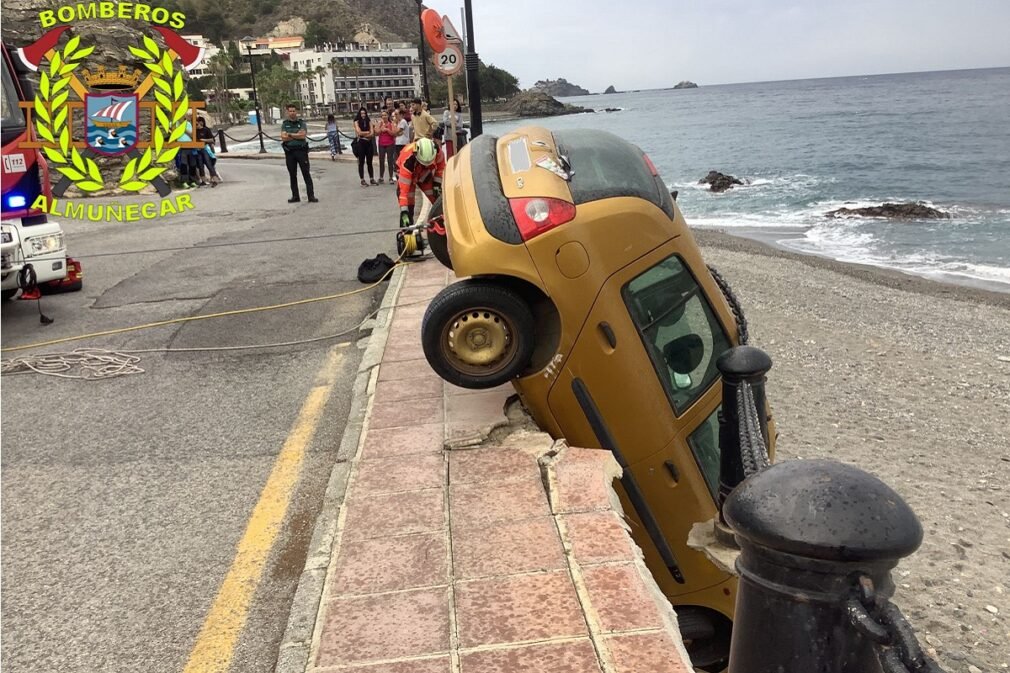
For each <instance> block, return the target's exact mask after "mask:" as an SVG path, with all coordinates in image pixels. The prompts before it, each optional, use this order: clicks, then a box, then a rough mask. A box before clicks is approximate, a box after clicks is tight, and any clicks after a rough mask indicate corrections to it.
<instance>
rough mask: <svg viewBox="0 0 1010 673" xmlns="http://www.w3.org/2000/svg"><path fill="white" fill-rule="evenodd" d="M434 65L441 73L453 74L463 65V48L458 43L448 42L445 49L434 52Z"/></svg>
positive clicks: (448, 75)
mask: <svg viewBox="0 0 1010 673" xmlns="http://www.w3.org/2000/svg"><path fill="white" fill-rule="evenodd" d="M435 67H436V68H438V71H439V72H440V73H442V74H443V75H445V76H447V77H450V76H452V75H455V74H456V73H458V72H459V71H460V69H462V67H463V50H462V49H460V48H459V45H458V44H453V43H452V42H450V43H449V44H447V45H446V46H445V49H443V50H442V51H440V52H438V53H437V54H435Z"/></svg>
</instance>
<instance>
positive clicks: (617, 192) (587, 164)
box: [554, 129, 674, 219]
mask: <svg viewBox="0 0 1010 673" xmlns="http://www.w3.org/2000/svg"><path fill="white" fill-rule="evenodd" d="M554 142H555V144H556V145H557V148H558V154H560V155H562V156H564V157H566V158H567V159H568V162H569V164H570V165H571V169H572V171H574V175H573V176H572V179H571V181H570V182H569V183H568V186H569V188H570V189H571V192H572V199H573V200H574V201H575V205H578V204H580V203H588V202H589V201H598V200H600V199H608V198H612V197H615V196H633V197H638V198H640V199H645V200H646V201H649V202H651V203H654V204H656V206H658V207H659V208H661V209H662V210H663V211H664V212H665V213H666V214H667V215H668V216H669V217H670V219H673V216H674V210H673V199H672V198H671V197H670V192H669V191H668V190H667V189H666V185H665V184H663V181H662V180H661V179H660V178H659V177H658V176H654V175H653V174H652V173H651V172H650V171H649V168H648V166H647V165H646V163H645V157H644V155H643V153H642V150H640V149H638V148H637V147H635V146H634V145H632V144H631V143H629V142H628V141H626V140H623V139H621V138H619V137H617V136H615V135H614V134H612V133H607V132H605V131H591V130H586V129H570V130H567V131H555V132H554Z"/></svg>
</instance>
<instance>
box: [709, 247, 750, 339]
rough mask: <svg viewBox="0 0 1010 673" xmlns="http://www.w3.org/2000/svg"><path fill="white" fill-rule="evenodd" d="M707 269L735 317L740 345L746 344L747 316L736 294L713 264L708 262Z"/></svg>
mask: <svg viewBox="0 0 1010 673" xmlns="http://www.w3.org/2000/svg"><path fill="white" fill-rule="evenodd" d="M708 270H709V272H710V273H711V274H712V279H713V280H715V284H716V285H718V286H719V289H720V290H722V295H723V296H724V297H726V301H727V303H729V308H730V310H731V311H732V312H733V317H734V318H735V319H736V330H737V335H738V336H739V339H740V345H741V346H746V345H747V342H748V341H749V340H750V333H749V332H748V331H747V318H746V316H744V314H743V307H742V306H741V305H740V300H739V299H737V298H736V295H735V294H734V293H733V289H732V288H731V287H730V286H729V281H727V280H726V279H725V278H723V277H722V274H721V273H719V272H718V271H716V269H715V267H714V266H712V265H711V264H709V265H708Z"/></svg>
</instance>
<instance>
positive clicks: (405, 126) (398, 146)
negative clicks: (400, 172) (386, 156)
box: [389, 110, 410, 185]
mask: <svg viewBox="0 0 1010 673" xmlns="http://www.w3.org/2000/svg"><path fill="white" fill-rule="evenodd" d="M393 123H394V124H396V142H395V144H394V145H393V165H394V166H396V163H397V162H398V161H399V160H400V154H402V153H403V148H404V147H406V146H407V145H409V144H410V123H409V122H408V121H407V120H406V119H404V118H403V115H401V114H400V111H399V110H397V111H396V112H394V113H393ZM394 173H396V171H393V170H390V171H389V184H391V185H395V184H396V178H395V177H394Z"/></svg>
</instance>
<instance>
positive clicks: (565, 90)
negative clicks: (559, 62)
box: [533, 77, 589, 97]
mask: <svg viewBox="0 0 1010 673" xmlns="http://www.w3.org/2000/svg"><path fill="white" fill-rule="evenodd" d="M533 88H534V89H536V90H538V91H543V92H544V93H546V94H549V95H551V96H562V97H564V96H588V95H589V90H588V89H583V88H582V87H581V86H578V85H577V84H572V83H570V82H569V81H568V80H566V79H565V78H564V77H559V78H558V79H546V80H543V79H542V80H540V81H539V82H537V83H536V84H534V85H533Z"/></svg>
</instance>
